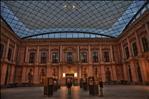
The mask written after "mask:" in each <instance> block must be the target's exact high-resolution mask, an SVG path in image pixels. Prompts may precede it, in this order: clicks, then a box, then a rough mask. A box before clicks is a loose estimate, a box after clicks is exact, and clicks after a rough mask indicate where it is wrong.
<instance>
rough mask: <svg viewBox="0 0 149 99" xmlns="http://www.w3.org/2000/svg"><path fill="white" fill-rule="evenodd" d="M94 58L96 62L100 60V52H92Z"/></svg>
mask: <svg viewBox="0 0 149 99" xmlns="http://www.w3.org/2000/svg"><path fill="white" fill-rule="evenodd" d="M92 58H93V62H94V63H96V62H98V52H93V53H92Z"/></svg>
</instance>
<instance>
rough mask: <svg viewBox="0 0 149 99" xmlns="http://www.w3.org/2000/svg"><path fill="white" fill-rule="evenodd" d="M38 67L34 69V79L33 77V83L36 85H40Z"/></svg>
mask: <svg viewBox="0 0 149 99" xmlns="http://www.w3.org/2000/svg"><path fill="white" fill-rule="evenodd" d="M38 69H39V68H38V66H36V67H34V74H33V75H34V77H33V83H34V84H39V83H40V81H39V75H38Z"/></svg>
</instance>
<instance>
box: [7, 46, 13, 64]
mask: <svg viewBox="0 0 149 99" xmlns="http://www.w3.org/2000/svg"><path fill="white" fill-rule="evenodd" d="M7 59H8V60H9V61H11V59H12V49H11V48H9V49H8V55H7Z"/></svg>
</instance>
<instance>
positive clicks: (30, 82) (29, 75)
mask: <svg viewBox="0 0 149 99" xmlns="http://www.w3.org/2000/svg"><path fill="white" fill-rule="evenodd" d="M32 82H33V74H32V69H30V71H29V72H28V83H29V85H30V86H31V85H32Z"/></svg>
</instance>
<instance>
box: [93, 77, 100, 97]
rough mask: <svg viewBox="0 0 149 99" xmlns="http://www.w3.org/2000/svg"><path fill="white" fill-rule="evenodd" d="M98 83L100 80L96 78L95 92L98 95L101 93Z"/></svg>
mask: <svg viewBox="0 0 149 99" xmlns="http://www.w3.org/2000/svg"><path fill="white" fill-rule="evenodd" d="M98 85H99V81H98V79H95V80H94V92H95V95H96V96H97V95H99V90H98Z"/></svg>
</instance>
